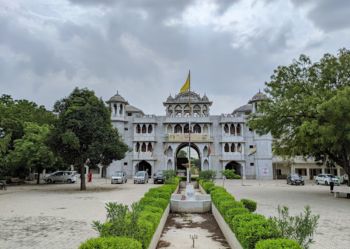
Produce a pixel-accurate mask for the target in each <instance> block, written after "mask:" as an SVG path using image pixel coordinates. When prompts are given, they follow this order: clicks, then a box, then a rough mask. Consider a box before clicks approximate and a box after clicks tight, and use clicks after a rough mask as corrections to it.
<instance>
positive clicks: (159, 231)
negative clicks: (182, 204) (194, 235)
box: [148, 185, 179, 249]
mask: <svg viewBox="0 0 350 249" xmlns="http://www.w3.org/2000/svg"><path fill="white" fill-rule="evenodd" d="M178 191H179V185H177V188H176V189H175V191H174V193H177V192H178ZM169 202H170V200H169ZM169 213H170V203H169V204H168V206H167V207H166V209H165V210H164V213H163V215H162V218H161V219H160V222H159V224H158V227H157V229H156V231H155V232H154V234H153V237H152V240H151V242H150V244H149V246H148V249H156V248H157V245H158V241H159V239H160V237H161V236H162V233H163V229H164V226H165V223H166V220H167V219H168V216H169Z"/></svg>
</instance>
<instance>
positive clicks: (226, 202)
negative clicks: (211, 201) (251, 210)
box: [217, 199, 243, 217]
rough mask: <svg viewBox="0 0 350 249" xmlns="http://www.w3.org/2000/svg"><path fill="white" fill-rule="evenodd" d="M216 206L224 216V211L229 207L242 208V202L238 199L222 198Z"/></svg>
mask: <svg viewBox="0 0 350 249" xmlns="http://www.w3.org/2000/svg"><path fill="white" fill-rule="evenodd" d="M217 208H218V209H219V211H220V213H221V215H222V216H224V217H225V214H226V212H227V211H228V210H229V209H231V208H243V204H242V203H241V202H239V201H235V200H232V199H226V200H222V201H220V202H219V203H218V205H217Z"/></svg>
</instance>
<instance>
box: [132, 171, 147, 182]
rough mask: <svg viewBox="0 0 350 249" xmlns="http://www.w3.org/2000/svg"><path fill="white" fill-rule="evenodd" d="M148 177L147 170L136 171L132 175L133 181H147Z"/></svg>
mask: <svg viewBox="0 0 350 249" xmlns="http://www.w3.org/2000/svg"><path fill="white" fill-rule="evenodd" d="M148 178H149V177H148V173H147V171H138V172H137V173H136V175H135V176H134V183H135V184H136V183H148Z"/></svg>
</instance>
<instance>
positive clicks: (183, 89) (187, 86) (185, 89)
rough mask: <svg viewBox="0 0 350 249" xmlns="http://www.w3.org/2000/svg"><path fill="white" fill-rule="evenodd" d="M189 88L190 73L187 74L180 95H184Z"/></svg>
mask: <svg viewBox="0 0 350 249" xmlns="http://www.w3.org/2000/svg"><path fill="white" fill-rule="evenodd" d="M190 87H191V73H190V72H188V76H187V80H186V82H185V84H183V86H182V87H181V89H180V93H184V92H186V91H189V90H190Z"/></svg>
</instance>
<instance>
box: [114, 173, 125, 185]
mask: <svg viewBox="0 0 350 249" xmlns="http://www.w3.org/2000/svg"><path fill="white" fill-rule="evenodd" d="M127 181H128V179H127V176H126V173H125V172H123V171H117V172H115V173H114V174H113V175H112V177H111V184H114V183H126V182H127Z"/></svg>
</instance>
